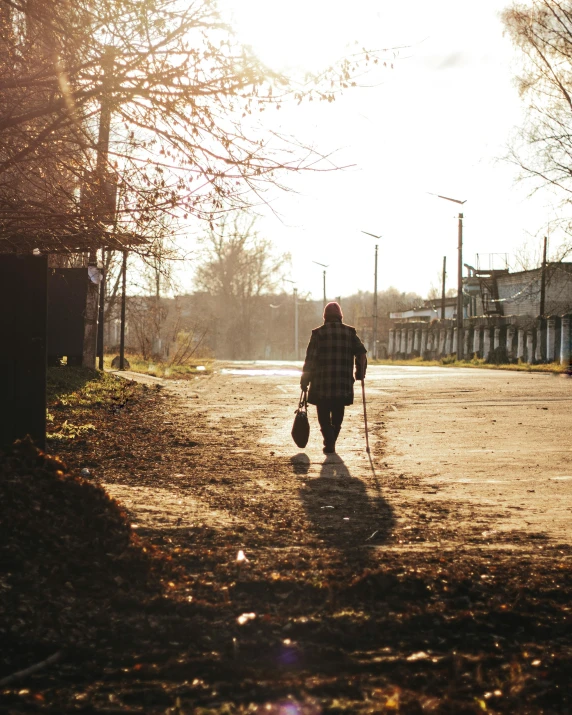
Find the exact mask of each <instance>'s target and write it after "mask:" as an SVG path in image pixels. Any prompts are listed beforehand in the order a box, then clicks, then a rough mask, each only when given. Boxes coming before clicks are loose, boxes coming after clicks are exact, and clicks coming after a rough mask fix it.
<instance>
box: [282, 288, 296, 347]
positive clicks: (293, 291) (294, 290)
mask: <svg viewBox="0 0 572 715" xmlns="http://www.w3.org/2000/svg"><path fill="white" fill-rule="evenodd" d="M284 280H285V281H286V283H292V286H293V288H292V293H293V296H294V360H298V352H299V349H298V288H296V284H295V283H294V281H291V280H290V279H289V278H285V279H284Z"/></svg>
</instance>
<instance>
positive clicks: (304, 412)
mask: <svg viewBox="0 0 572 715" xmlns="http://www.w3.org/2000/svg"><path fill="white" fill-rule="evenodd" d="M309 438H310V423H309V422H308V393H307V392H306V391H305V390H302V394H301V395H300V402H299V403H298V409H297V410H296V416H295V417H294V424H293V425H292V439H293V440H294V442H295V443H296V446H297V447H300V448H301V449H304V447H305V446H306V445H307V444H308V439H309Z"/></svg>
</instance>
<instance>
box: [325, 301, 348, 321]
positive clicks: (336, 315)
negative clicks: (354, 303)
mask: <svg viewBox="0 0 572 715" xmlns="http://www.w3.org/2000/svg"><path fill="white" fill-rule="evenodd" d="M335 319H338V320H343V319H344V316H343V313H342V309H341V308H340V304H339V303H336V302H335V301H332V302H331V303H328V304H327V305H326V307H325V308H324V320H335Z"/></svg>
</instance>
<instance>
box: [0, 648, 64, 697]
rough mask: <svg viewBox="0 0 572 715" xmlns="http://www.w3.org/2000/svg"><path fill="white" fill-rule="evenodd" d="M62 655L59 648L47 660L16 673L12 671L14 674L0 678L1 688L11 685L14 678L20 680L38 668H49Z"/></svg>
mask: <svg viewBox="0 0 572 715" xmlns="http://www.w3.org/2000/svg"><path fill="white" fill-rule="evenodd" d="M62 655H63V651H62V650H59V651H58V652H57V653H54V654H53V655H51V656H50V657H49V658H46V660H42V661H40V662H39V663H36V664H35V665H31V666H30V667H29V668H24V670H18V671H17V672H16V673H12V675H7V676H6V677H5V678H2V680H0V688H2V687H3V686H4V685H9V684H10V683H12V682H13V681H14V680H18V678H25V677H26V675H31V674H32V673H35V672H36V671H38V670H42V668H47V666H48V665H51V664H52V663H55V662H56V661H58V660H59V659H60V658H61V657H62Z"/></svg>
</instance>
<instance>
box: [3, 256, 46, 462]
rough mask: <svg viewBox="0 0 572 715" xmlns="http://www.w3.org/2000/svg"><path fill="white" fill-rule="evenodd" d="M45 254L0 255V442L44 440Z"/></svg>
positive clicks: (37, 442)
mask: <svg viewBox="0 0 572 715" xmlns="http://www.w3.org/2000/svg"><path fill="white" fill-rule="evenodd" d="M47 276H48V259H47V257H46V256H14V255H0V445H3V446H5V445H7V444H11V443H12V442H13V441H14V440H15V439H18V438H21V437H25V436H26V435H27V434H29V435H30V436H31V437H32V439H33V440H34V442H35V443H36V445H38V447H41V448H42V449H44V447H45V442H46V329H47Z"/></svg>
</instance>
